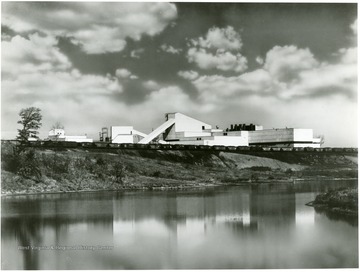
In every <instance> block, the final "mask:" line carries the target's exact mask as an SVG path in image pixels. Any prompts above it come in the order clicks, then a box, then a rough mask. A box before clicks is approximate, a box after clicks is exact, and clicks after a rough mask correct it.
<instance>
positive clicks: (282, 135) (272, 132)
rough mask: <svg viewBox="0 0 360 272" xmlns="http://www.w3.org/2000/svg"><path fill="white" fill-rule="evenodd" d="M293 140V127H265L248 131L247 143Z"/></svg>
mask: <svg viewBox="0 0 360 272" xmlns="http://www.w3.org/2000/svg"><path fill="white" fill-rule="evenodd" d="M293 140H294V129H292V128H284V129H265V130H256V131H249V144H255V143H259V144H261V143H274V142H292V141H293Z"/></svg>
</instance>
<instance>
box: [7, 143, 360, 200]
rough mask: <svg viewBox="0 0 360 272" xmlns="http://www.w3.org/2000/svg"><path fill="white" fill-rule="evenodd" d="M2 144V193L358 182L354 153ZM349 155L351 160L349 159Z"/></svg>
mask: <svg viewBox="0 0 360 272" xmlns="http://www.w3.org/2000/svg"><path fill="white" fill-rule="evenodd" d="M17 148H18V145H17V144H15V143H14V142H7V141H3V142H2V145H1V150H2V152H1V159H2V165H1V167H2V169H1V170H2V171H1V172H2V193H3V194H15V193H37V192H68V191H82V190H120V189H153V190H155V189H160V190H163V189H182V188H187V187H199V186H216V185H236V184H241V183H278V182H294V181H303V180H313V179H316V180H319V179H323V180H328V179H334V178H340V179H341V178H344V179H348V178H352V177H354V178H356V177H357V163H356V154H354V155H346V156H345V155H334V154H330V153H329V154H328V153H323V154H318V155H314V154H311V153H309V154H300V153H292V152H289V153H286V154H281V155H277V154H273V157H272V158H270V157H269V154H268V153H266V152H265V153H264V155H267V156H268V157H263V156H259V155H256V156H255V155H246V154H236V153H229V152H220V151H201V150H197V151H188V150H182V151H180V150H122V149H98V148H96V149H92V148H88V149H83V148H79V149H76V148H72V149H66V148H61V147H58V148H54V147H53V148H46V147H39V148H30V147H26V146H25V147H24V150H23V151H21V152H16V150H17ZM351 156H352V157H351Z"/></svg>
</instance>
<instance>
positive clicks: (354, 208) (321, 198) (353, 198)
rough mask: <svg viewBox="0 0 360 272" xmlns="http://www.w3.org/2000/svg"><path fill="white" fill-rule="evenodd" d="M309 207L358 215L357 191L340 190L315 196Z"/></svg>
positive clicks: (351, 189) (350, 189)
mask: <svg viewBox="0 0 360 272" xmlns="http://www.w3.org/2000/svg"><path fill="white" fill-rule="evenodd" d="M311 205H313V206H315V207H317V208H327V209H330V210H331V211H333V212H341V213H348V214H356V215H357V213H358V189H357V188H356V189H353V188H341V189H338V190H332V191H329V192H327V193H324V194H320V195H318V196H316V198H315V200H314V201H313V202H312V203H311Z"/></svg>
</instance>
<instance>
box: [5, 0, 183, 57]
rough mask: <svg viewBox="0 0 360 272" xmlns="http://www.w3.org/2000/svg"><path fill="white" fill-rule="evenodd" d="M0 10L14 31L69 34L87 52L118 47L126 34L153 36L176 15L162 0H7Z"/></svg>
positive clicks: (124, 39)
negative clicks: (108, 0) (138, 0)
mask: <svg viewBox="0 0 360 272" xmlns="http://www.w3.org/2000/svg"><path fill="white" fill-rule="evenodd" d="M2 12H3V20H2V23H3V24H4V25H6V26H8V27H10V28H12V29H14V30H15V31H18V32H21V31H29V30H38V31H43V32H45V33H47V34H48V35H52V36H56V35H63V36H68V37H71V38H72V41H73V42H74V43H77V44H81V45H82V46H83V50H84V51H85V52H87V53H89V54H100V53H106V52H118V51H121V50H123V48H124V47H125V45H126V38H131V39H133V40H139V39H140V37H141V36H142V35H143V34H146V35H150V36H154V35H156V34H158V33H160V32H161V31H162V30H164V28H165V27H166V26H167V25H168V24H169V23H170V22H171V21H173V20H174V19H175V18H176V17H177V10H176V6H175V5H174V4H170V3H165V2H162V3H150V2H149V3H119V2H117V3H116V2H112V3H101V2H89V3H88V2H86V3H85V2H79V3H61V4H58V3H48V4H46V5H42V3H31V2H28V3H16V2H7V3H4V5H3V9H2ZM59 22H61V23H59Z"/></svg>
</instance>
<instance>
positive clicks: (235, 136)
mask: <svg viewBox="0 0 360 272" xmlns="http://www.w3.org/2000/svg"><path fill="white" fill-rule="evenodd" d="M240 127H241V126H239V128H240ZM245 127H248V126H245V125H244V126H243V128H245ZM155 139H158V140H157V141H158V142H159V143H163V144H184V145H210V146H212V145H223V146H249V145H271V146H292V147H320V138H314V137H313V130H312V129H295V128H290V129H288V128H284V129H263V127H262V126H255V125H251V129H250V130H249V129H248V130H246V129H245V130H244V129H243V130H241V129H237V130H231V131H224V130H222V129H218V128H216V129H213V128H212V126H211V125H209V124H207V123H204V122H201V121H199V120H196V119H194V118H191V117H189V116H186V115H184V114H181V113H167V114H165V123H163V124H162V125H160V126H159V127H158V128H156V129H155V130H154V131H152V132H151V133H150V134H148V135H145V136H144V138H142V139H141V140H140V141H139V143H140V144H148V143H150V142H152V141H154V140H155Z"/></svg>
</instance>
